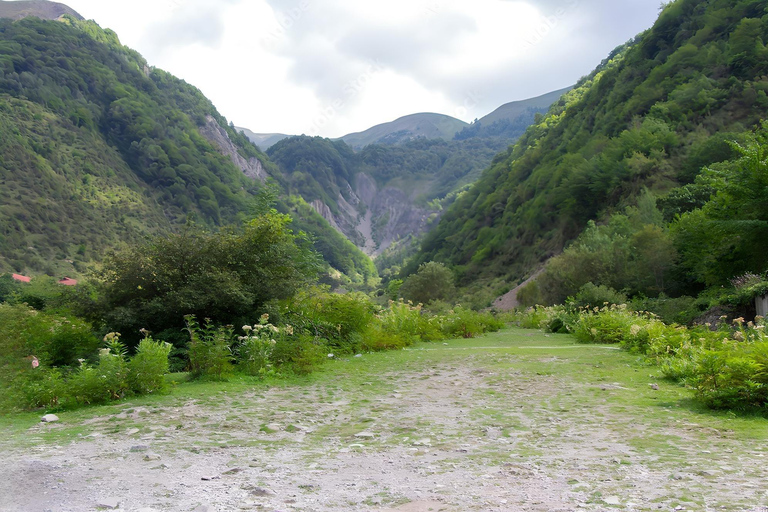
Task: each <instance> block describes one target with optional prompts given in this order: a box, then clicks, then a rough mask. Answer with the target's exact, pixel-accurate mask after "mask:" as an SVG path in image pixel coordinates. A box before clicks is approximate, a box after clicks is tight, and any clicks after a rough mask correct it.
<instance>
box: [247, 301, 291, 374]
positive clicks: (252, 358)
mask: <svg viewBox="0 0 768 512" xmlns="http://www.w3.org/2000/svg"><path fill="white" fill-rule="evenodd" d="M268 320H269V315H268V314H264V315H262V316H261V319H260V320H259V323H257V324H254V325H253V326H250V325H244V326H243V331H245V336H240V337H239V338H238V345H237V349H236V355H237V365H238V368H240V369H241V370H242V371H244V372H245V373H247V374H248V375H253V376H257V377H261V378H263V377H265V376H266V375H269V374H270V373H274V369H273V360H272V353H273V352H274V349H275V345H276V344H277V341H276V340H275V338H277V337H280V334H281V332H280V331H281V330H280V328H279V327H275V326H274V325H272V324H271V323H268ZM285 330H288V328H287V327H286V328H285ZM290 331H291V332H292V331H293V328H290Z"/></svg>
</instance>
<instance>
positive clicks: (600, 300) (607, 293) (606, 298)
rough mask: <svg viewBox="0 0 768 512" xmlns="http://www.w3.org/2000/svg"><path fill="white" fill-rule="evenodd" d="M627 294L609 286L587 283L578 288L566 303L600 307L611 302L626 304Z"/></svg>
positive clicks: (577, 305)
mask: <svg viewBox="0 0 768 512" xmlns="http://www.w3.org/2000/svg"><path fill="white" fill-rule="evenodd" d="M626 302H627V296H626V295H624V294H623V293H621V292H617V291H616V290H614V289H613V288H611V287H610V286H604V285H599V286H596V285H594V284H593V283H587V284H585V285H584V286H582V287H581V288H579V291H578V293H576V295H575V296H574V297H573V298H571V299H570V300H569V301H568V303H569V304H572V305H573V306H576V307H588V308H594V307H598V308H601V307H603V306H609V305H611V304H626Z"/></svg>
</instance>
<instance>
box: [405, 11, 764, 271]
mask: <svg viewBox="0 0 768 512" xmlns="http://www.w3.org/2000/svg"><path fill="white" fill-rule="evenodd" d="M767 6H768V2H766V1H764V0H762V1H758V0H741V1H737V2H734V1H733V0H711V1H707V2H700V1H697V0H677V1H675V2H672V3H670V4H668V5H667V6H665V7H664V9H663V10H662V12H661V14H660V16H659V18H658V21H657V22H656V23H655V25H654V26H653V27H652V28H651V29H650V30H648V31H646V32H645V33H643V34H641V35H640V36H638V37H637V38H636V39H635V40H634V41H632V42H630V43H628V44H627V45H625V46H623V47H620V48H617V49H616V50H615V51H614V52H612V53H611V55H610V56H609V57H608V58H607V59H606V60H605V61H604V62H603V63H602V64H601V65H600V66H599V67H598V68H597V69H596V70H595V71H594V72H593V73H591V74H590V75H589V76H587V77H585V78H584V79H582V80H581V81H580V82H579V83H578V84H577V86H576V88H575V89H574V90H572V91H570V92H569V93H567V94H566V95H565V96H564V97H563V98H562V99H561V100H560V101H559V102H557V103H556V104H555V105H553V107H552V108H551V109H550V111H549V113H548V114H547V115H546V116H545V117H544V118H543V119H541V120H540V121H539V122H538V123H537V124H536V125H534V126H532V127H530V128H529V129H528V130H527V132H526V134H525V136H524V137H522V138H521V139H520V140H519V142H518V143H517V144H516V145H515V146H514V148H511V149H510V150H509V151H507V153H506V154H502V155H499V156H498V157H497V158H496V159H495V160H494V162H493V164H492V166H491V167H490V168H489V169H487V170H486V171H485V172H484V174H483V175H482V177H481V178H480V179H479V181H478V182H477V183H476V184H475V185H474V186H473V187H472V188H471V189H470V190H469V191H468V192H466V193H465V194H463V195H462V196H461V197H459V198H458V199H457V200H456V202H455V203H454V204H453V205H452V206H451V207H450V208H449V209H448V211H447V212H446V213H445V214H444V215H443V217H442V219H441V221H440V223H439V225H438V226H437V228H436V229H435V230H434V231H432V232H431V233H430V234H429V235H428V236H427V237H426V239H425V241H424V243H423V246H422V249H421V251H420V253H419V254H418V255H417V257H416V258H414V259H413V260H412V261H411V263H410V265H409V267H408V268H407V269H406V273H407V272H413V271H414V270H415V269H416V268H417V266H418V265H419V264H420V263H421V262H424V261H429V260H437V261H443V262H446V263H449V264H451V265H453V266H454V268H455V269H456V270H457V271H458V273H459V275H460V276H461V280H462V283H463V284H464V285H468V284H470V283H474V282H478V281H484V282H495V283H496V284H497V285H499V286H501V285H502V283H504V282H507V283H513V282H515V281H517V280H519V279H520V278H522V277H524V276H525V275H526V274H528V273H530V272H531V271H532V270H533V269H534V268H536V267H538V266H539V265H540V264H541V262H542V261H544V260H546V259H547V258H548V257H550V256H551V255H553V254H556V253H558V252H559V251H561V249H562V248H563V247H564V246H565V244H566V243H567V242H568V241H569V240H571V239H573V238H574V237H575V236H577V235H578V234H579V233H580V232H581V231H582V230H583V229H584V227H585V226H586V224H587V221H589V220H590V219H599V218H601V217H603V216H605V215H606V214H609V213H611V212H612V211H616V210H618V209H621V208H623V207H624V206H626V205H629V204H633V203H634V201H635V199H636V197H637V195H638V193H639V192H640V191H642V190H643V189H644V188H645V187H647V188H649V189H650V190H651V191H652V192H654V193H656V194H657V195H662V196H663V195H664V194H666V193H667V192H669V191H670V190H671V189H674V188H676V187H679V186H680V185H684V184H686V183H690V182H691V181H692V180H693V179H694V178H695V176H696V175H697V174H698V173H699V172H700V169H701V168H702V167H703V166H705V165H708V164H711V163H714V162H719V161H722V160H725V159H728V158H730V157H731V156H732V151H731V148H730V146H728V144H727V143H726V142H725V141H726V140H727V139H729V138H730V139H737V138H738V135H737V134H739V133H742V132H744V131H747V130H750V129H752V128H753V127H754V126H755V125H756V124H757V123H758V122H759V121H760V120H761V119H763V118H764V117H765V116H766V108H768V95H766V93H767V92H768V78H766V76H765V75H766V71H768V58H767V57H768V53H767V50H766V49H765V47H764V45H763V41H764V40H765V39H766V37H767V36H768V17H766V12H765V11H766V7H767ZM696 201H697V200H696V198H688V203H686V201H685V200H682V201H680V205H679V206H680V211H686V209H692V208H694V207H695V206H696V204H697V203H696Z"/></svg>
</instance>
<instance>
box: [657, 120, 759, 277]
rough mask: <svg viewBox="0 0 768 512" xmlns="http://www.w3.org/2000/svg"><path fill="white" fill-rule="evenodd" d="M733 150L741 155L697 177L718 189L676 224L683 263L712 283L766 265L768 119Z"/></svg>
mask: <svg viewBox="0 0 768 512" xmlns="http://www.w3.org/2000/svg"><path fill="white" fill-rule="evenodd" d="M734 148H735V149H736V150H737V151H738V153H739V154H740V155H741V156H740V158H738V159H736V160H734V161H732V162H723V163H719V164H714V165H712V166H710V167H708V168H706V169H704V170H703V172H702V174H701V175H700V176H699V177H698V178H697V181H696V183H697V184H700V185H703V186H707V187H710V189H711V190H713V191H714V194H713V195H712V196H711V198H710V200H709V201H707V202H706V203H705V204H704V205H703V206H702V207H701V208H700V209H696V210H693V211H691V212H688V213H685V214H683V215H682V216H681V217H680V218H679V219H678V220H677V221H676V222H675V223H674V224H673V226H672V228H673V233H674V235H675V243H676V245H677V248H678V251H679V252H680V254H681V256H682V260H683V263H684V265H686V267H688V269H689V271H690V272H691V273H692V274H693V275H694V276H695V277H696V278H697V280H698V281H700V282H703V283H705V284H709V285H714V284H724V283H726V282H727V281H728V279H730V278H732V277H734V276H737V275H740V274H743V273H745V272H761V271H763V270H766V268H768V263H766V259H765V254H766V253H768V201H766V198H768V123H766V122H763V125H762V129H761V130H759V131H758V133H756V134H755V135H754V136H752V137H750V139H749V140H748V141H747V142H746V143H745V144H743V145H738V144H734Z"/></svg>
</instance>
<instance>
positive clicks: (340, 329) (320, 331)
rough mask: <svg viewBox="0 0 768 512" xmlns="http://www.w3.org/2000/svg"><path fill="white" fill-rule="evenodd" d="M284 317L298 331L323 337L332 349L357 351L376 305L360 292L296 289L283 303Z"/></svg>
mask: <svg viewBox="0 0 768 512" xmlns="http://www.w3.org/2000/svg"><path fill="white" fill-rule="evenodd" d="M283 311H284V315H283V319H284V321H285V322H287V323H289V324H291V325H292V326H294V328H295V329H296V330H297V331H298V332H304V331H306V332H309V333H310V334H311V335H312V336H314V337H315V338H321V339H324V340H326V344H327V345H328V347H329V348H330V349H332V350H333V351H334V352H337V353H340V354H345V353H355V352H359V351H360V350H361V349H362V347H361V345H360V340H361V338H360V336H359V335H360V334H361V333H363V332H365V331H366V330H367V329H368V326H369V325H370V324H371V323H372V322H373V321H374V317H375V314H376V312H377V307H376V306H375V305H374V304H373V302H371V300H370V299H369V298H368V297H367V296H365V295H363V294H361V293H349V294H345V295H340V294H335V293H330V292H329V291H328V290H327V289H326V288H319V287H318V288H312V289H308V290H305V291H303V292H300V293H298V294H297V295H296V296H295V297H294V298H293V299H291V300H289V301H286V302H285V303H284V306H283Z"/></svg>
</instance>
